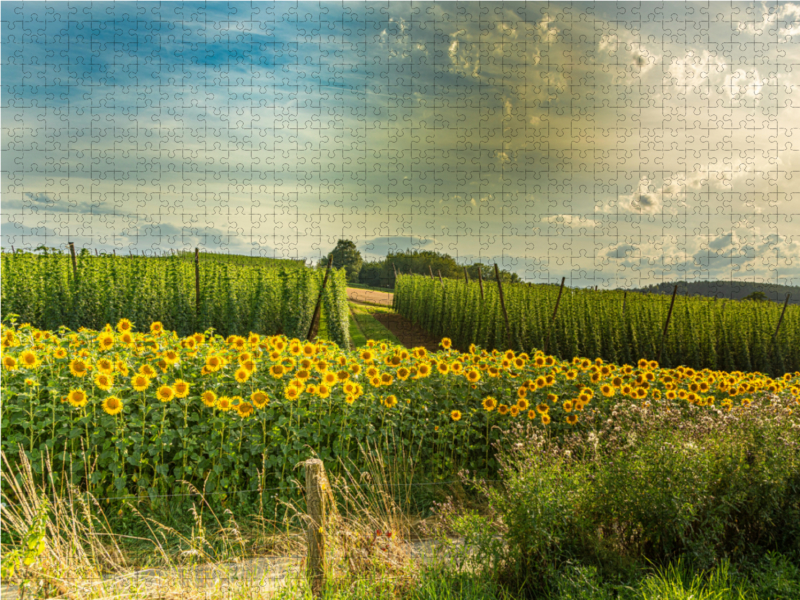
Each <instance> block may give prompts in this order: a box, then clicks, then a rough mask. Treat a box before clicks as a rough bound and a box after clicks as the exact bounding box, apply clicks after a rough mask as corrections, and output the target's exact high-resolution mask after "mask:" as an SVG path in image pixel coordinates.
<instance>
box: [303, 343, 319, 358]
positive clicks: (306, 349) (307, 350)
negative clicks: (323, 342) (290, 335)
mask: <svg viewBox="0 0 800 600" xmlns="http://www.w3.org/2000/svg"><path fill="white" fill-rule="evenodd" d="M316 353H317V347H316V346H315V345H314V344H311V343H307V344H304V345H303V355H304V356H314V355H315V354H316Z"/></svg>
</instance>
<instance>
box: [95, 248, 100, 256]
mask: <svg viewBox="0 0 800 600" xmlns="http://www.w3.org/2000/svg"><path fill="white" fill-rule="evenodd" d="M94 255H95V256H100V255H99V254H98V253H97V248H95V249H94Z"/></svg>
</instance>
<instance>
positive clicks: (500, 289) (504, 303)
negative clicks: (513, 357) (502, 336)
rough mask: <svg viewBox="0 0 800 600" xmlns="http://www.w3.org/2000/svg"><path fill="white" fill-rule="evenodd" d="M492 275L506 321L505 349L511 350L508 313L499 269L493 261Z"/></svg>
mask: <svg viewBox="0 0 800 600" xmlns="http://www.w3.org/2000/svg"><path fill="white" fill-rule="evenodd" d="M494 276H495V278H496V279H497V289H498V291H499V292H500V308H502V309H503V318H504V319H505V321H506V344H507V345H508V348H507V350H511V326H510V325H509V324H508V313H507V312H506V300H505V298H504V297H503V284H502V283H501V282H500V269H498V268H497V263H494Z"/></svg>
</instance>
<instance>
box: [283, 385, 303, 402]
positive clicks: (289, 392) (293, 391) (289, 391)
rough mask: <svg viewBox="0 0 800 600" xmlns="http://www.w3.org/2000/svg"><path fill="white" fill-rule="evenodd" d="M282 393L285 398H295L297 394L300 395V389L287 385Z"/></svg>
mask: <svg viewBox="0 0 800 600" xmlns="http://www.w3.org/2000/svg"><path fill="white" fill-rule="evenodd" d="M283 395H284V397H285V398H286V399H287V400H297V398H298V396H300V390H298V389H297V388H296V387H294V386H293V385H288V386H286V389H285V390H284V391H283Z"/></svg>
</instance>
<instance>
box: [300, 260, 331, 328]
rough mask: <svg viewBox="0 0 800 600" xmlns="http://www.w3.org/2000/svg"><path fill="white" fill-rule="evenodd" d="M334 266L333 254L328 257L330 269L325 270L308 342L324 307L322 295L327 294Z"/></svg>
mask: <svg viewBox="0 0 800 600" xmlns="http://www.w3.org/2000/svg"><path fill="white" fill-rule="evenodd" d="M332 264H333V254H332V253H331V254H330V255H329V256H328V268H327V269H325V278H324V279H323V280H322V288H321V289H320V290H319V296H317V305H316V306H315V307H314V316H313V317H311V326H310V327H309V328H308V335H307V336H306V339H307V340H310V339H311V334H312V333H313V332H314V325H315V324H316V322H317V319H318V318H319V310H320V307H321V306H322V294H323V293H324V292H325V284H327V283H328V275H330V273H331V265H332Z"/></svg>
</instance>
